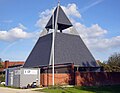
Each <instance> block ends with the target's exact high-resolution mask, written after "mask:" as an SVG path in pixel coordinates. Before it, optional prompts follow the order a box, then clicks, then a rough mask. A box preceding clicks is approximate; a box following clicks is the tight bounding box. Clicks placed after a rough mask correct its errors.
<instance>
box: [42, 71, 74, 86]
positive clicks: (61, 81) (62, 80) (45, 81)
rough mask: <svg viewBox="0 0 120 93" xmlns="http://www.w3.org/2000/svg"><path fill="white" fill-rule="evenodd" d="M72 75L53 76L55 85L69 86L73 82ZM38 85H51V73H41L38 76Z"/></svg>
mask: <svg viewBox="0 0 120 93" xmlns="http://www.w3.org/2000/svg"><path fill="white" fill-rule="evenodd" d="M73 79H74V75H73V74H68V73H56V74H54V82H55V85H70V84H73V83H74V82H73V81H74V80H73ZM40 84H41V85H43V86H50V85H52V73H43V74H41V75H40Z"/></svg>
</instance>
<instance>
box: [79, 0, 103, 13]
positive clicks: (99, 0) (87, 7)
mask: <svg viewBox="0 0 120 93" xmlns="http://www.w3.org/2000/svg"><path fill="white" fill-rule="evenodd" d="M103 1H104V0H96V1H95V2H93V3H91V4H90V5H88V6H85V7H83V8H82V9H80V10H81V12H85V11H87V10H88V9H89V8H91V7H94V6H95V5H97V4H100V3H101V2H103Z"/></svg>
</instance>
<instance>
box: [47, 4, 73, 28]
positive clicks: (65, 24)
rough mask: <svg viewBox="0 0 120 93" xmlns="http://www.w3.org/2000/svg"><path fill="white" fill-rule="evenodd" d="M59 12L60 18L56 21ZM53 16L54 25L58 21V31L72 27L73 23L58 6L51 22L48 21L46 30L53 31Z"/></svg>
mask: <svg viewBox="0 0 120 93" xmlns="http://www.w3.org/2000/svg"><path fill="white" fill-rule="evenodd" d="M57 11H58V17H57V19H56V15H57ZM53 16H54V23H55V22H56V20H57V25H58V30H64V29H66V28H69V27H71V26H72V23H71V22H70V20H69V19H68V17H67V16H66V14H65V13H64V11H63V9H62V8H61V6H60V5H58V6H57V7H56V9H55V11H54V13H53V15H52V16H51V18H50V20H49V21H48V23H47V25H46V26H45V28H46V29H52V20H53Z"/></svg>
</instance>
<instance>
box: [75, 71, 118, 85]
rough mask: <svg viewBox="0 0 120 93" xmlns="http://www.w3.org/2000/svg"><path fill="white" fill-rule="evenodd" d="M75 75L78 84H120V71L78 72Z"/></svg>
mask: <svg viewBox="0 0 120 93" xmlns="http://www.w3.org/2000/svg"><path fill="white" fill-rule="evenodd" d="M75 75H76V77H75V84H76V85H78V86H96V85H116V84H120V72H76V73H75Z"/></svg>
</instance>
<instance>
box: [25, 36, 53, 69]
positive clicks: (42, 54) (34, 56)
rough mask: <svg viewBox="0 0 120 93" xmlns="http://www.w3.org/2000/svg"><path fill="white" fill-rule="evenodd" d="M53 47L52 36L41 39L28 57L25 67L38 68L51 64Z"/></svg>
mask: <svg viewBox="0 0 120 93" xmlns="http://www.w3.org/2000/svg"><path fill="white" fill-rule="evenodd" d="M51 46H52V34H48V35H46V36H43V37H40V38H39V39H38V41H37V43H36V45H35V46H34V48H33V50H32V51H31V53H30V55H29V56H28V58H27V60H26V62H25V64H24V67H38V66H45V65H48V64H49V59H50V53H51Z"/></svg>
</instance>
